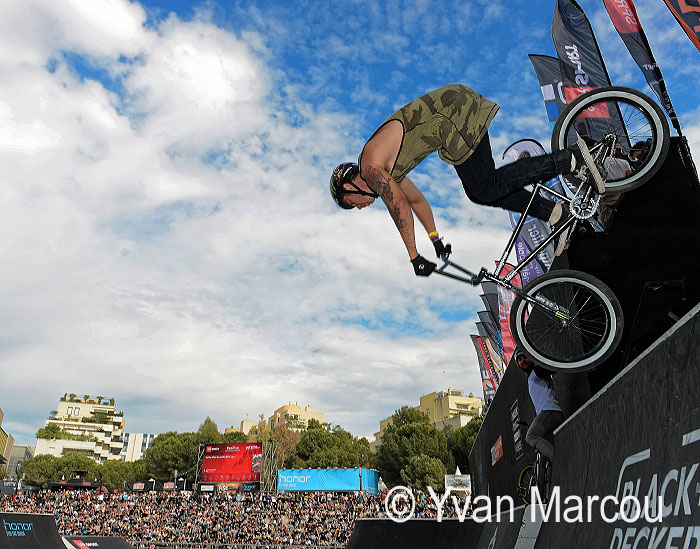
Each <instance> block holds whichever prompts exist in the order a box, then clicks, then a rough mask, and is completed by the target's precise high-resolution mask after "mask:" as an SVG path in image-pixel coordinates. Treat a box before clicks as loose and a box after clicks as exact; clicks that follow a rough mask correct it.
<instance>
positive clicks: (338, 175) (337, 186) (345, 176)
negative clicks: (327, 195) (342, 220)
mask: <svg viewBox="0 0 700 549" xmlns="http://www.w3.org/2000/svg"><path fill="white" fill-rule="evenodd" d="M359 173H360V168H359V167H358V165H357V164H355V163H354V162H344V163H343V164H340V165H339V166H338V167H337V168H336V169H335V170H333V174H332V175H331V184H330V187H331V196H332V197H333V200H335V203H336V204H338V206H340V207H341V208H343V209H345V210H352V209H353V207H354V206H349V205H347V204H346V203H345V202H344V201H343V200H342V198H341V197H342V195H344V194H361V195H362V196H371V197H372V198H379V195H378V194H376V193H368V192H366V191H363V190H361V189H360V188H359V187H358V186H357V185H355V183H353V181H352V180H353V179H355V176H356V175H357V174H359ZM346 183H349V184H350V185H351V186H352V187H353V188H354V189H355V190H354V191H349V190H347V189H344V188H343V186H344V185H345V184H346Z"/></svg>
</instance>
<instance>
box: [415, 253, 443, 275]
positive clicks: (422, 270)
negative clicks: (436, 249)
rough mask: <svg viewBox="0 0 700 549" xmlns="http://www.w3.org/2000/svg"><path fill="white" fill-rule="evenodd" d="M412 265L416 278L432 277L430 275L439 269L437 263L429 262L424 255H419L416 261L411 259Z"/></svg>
mask: <svg viewBox="0 0 700 549" xmlns="http://www.w3.org/2000/svg"><path fill="white" fill-rule="evenodd" d="M411 264H412V265H413V270H414V271H415V273H416V276H430V273H432V272H433V271H434V270H435V268H436V267H437V265H436V264H435V263H433V262H432V261H428V260H427V259H425V258H424V257H423V256H422V255H417V256H416V257H415V258H414V259H411Z"/></svg>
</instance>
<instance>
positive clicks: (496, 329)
mask: <svg viewBox="0 0 700 549" xmlns="http://www.w3.org/2000/svg"><path fill="white" fill-rule="evenodd" d="M476 314H477V316H478V317H479V321H480V322H481V323H482V324H483V325H484V327H485V328H486V331H487V332H488V334H489V337H490V338H491V339H492V340H493V341H494V343H495V344H496V349H497V351H498V352H499V354H500V355H501V357H503V343H502V342H501V324H500V322H499V323H498V324H496V321H495V319H494V318H493V315H492V314H491V313H490V312H488V311H479V312H478V313H476Z"/></svg>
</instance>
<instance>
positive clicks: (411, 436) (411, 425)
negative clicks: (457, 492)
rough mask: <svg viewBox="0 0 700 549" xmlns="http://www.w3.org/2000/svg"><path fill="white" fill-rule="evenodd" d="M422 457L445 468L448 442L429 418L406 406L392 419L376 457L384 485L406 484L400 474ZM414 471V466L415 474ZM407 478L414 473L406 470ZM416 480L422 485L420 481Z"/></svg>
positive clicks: (375, 464) (375, 463)
mask: <svg viewBox="0 0 700 549" xmlns="http://www.w3.org/2000/svg"><path fill="white" fill-rule="evenodd" d="M422 455H424V456H427V457H429V458H435V459H437V460H440V461H441V462H443V468H444V461H446V460H447V440H446V439H445V435H443V434H442V433H441V432H440V431H439V430H438V429H437V428H436V427H435V426H434V425H431V424H430V423H429V419H428V416H427V415H426V414H424V413H422V412H420V411H419V410H414V409H411V408H408V407H407V406H404V407H403V408H400V409H399V410H397V411H396V413H395V414H394V415H393V416H392V424H391V425H389V426H388V427H387V428H386V430H385V432H384V437H383V440H382V445H381V446H380V447H379V448H378V450H377V453H376V454H375V456H374V460H373V463H374V466H375V467H376V468H377V469H378V470H379V473H380V475H381V476H382V479H383V480H384V482H386V484H387V485H388V486H394V485H396V484H400V483H402V482H403V479H402V476H401V471H402V470H403V469H404V468H406V467H407V466H408V465H409V462H410V461H411V458H413V457H416V456H422ZM415 470H416V468H415V466H414V468H413V469H412V471H415ZM406 474H413V473H411V472H410V471H408V470H407V472H406ZM414 480H415V482H419V480H418V479H414ZM425 482H427V480H426V481H425ZM441 485H442V483H440V484H439V485H438V486H441ZM435 488H437V486H435Z"/></svg>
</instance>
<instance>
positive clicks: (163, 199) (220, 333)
mask: <svg viewBox="0 0 700 549" xmlns="http://www.w3.org/2000/svg"><path fill="white" fill-rule="evenodd" d="M397 6H398V5H396V4H393V5H389V6H388V7H387V8H383V7H382V6H380V5H378V4H373V5H371V6H367V7H366V8H367V10H369V13H370V15H372V17H375V19H372V20H371V21H370V20H369V16H367V18H350V19H343V18H341V20H342V21H344V22H345V24H344V25H341V27H340V28H342V29H343V32H342V33H341V32H338V28H339V26H338V25H337V24H336V22H337V21H338V18H337V12H334V11H333V10H331V9H330V8H329V7H328V6H325V7H324V6H320V7H319V8H318V9H319V14H318V18H319V19H318V20H317V19H314V17H316V16H317V14H316V13H313V14H304V16H303V17H302V16H300V15H299V14H297V13H295V11H294V10H295V8H294V6H290V5H285V6H284V7H281V6H278V7H277V8H276V10H277V11H275V12H274V13H273V12H266V13H264V14H263V13H262V12H259V11H256V9H255V8H251V10H249V11H248V12H246V13H245V14H243V13H241V12H240V11H236V12H234V15H236V16H237V18H236V20H235V22H236V23H237V25H238V26H236V28H235V30H232V29H230V28H228V27H227V26H226V24H225V22H221V21H216V20H215V15H212V14H204V13H203V12H202V14H200V15H199V16H195V17H193V19H192V20H191V21H182V20H180V19H178V18H177V17H175V16H173V15H171V16H169V17H168V18H167V19H165V20H162V21H160V22H158V23H155V24H154V26H152V27H149V26H146V25H145V24H144V23H145V20H146V16H145V12H144V10H143V8H142V7H141V6H140V5H139V4H137V3H131V2H116V1H113V2H107V1H105V3H102V4H99V5H98V4H97V3H94V4H93V3H83V2H81V3H77V2H75V3H74V4H68V3H65V2H58V1H51V2H49V1H44V2H36V1H32V2H29V1H27V2H11V3H10V8H11V9H9V8H8V9H6V10H3V8H0V10H3V11H2V13H1V14H0V15H3V17H0V97H1V98H2V103H1V104H0V158H2V161H3V170H2V173H0V204H2V206H3V212H4V213H3V216H2V218H0V231H1V233H0V234H2V237H1V238H0V259H2V262H3V269H2V270H0V299H2V302H3V308H2V309H0V322H2V325H3V326H5V327H6V329H5V330H4V333H3V334H2V335H0V385H2V386H3V387H6V386H12V387H13V388H14V391H13V392H11V393H9V394H8V393H6V394H5V395H4V400H3V403H1V405H2V407H3V409H4V410H5V412H6V421H13V422H14V423H12V425H25V426H26V425H29V426H33V427H32V428H31V429H25V430H23V431H22V432H20V433H13V434H15V435H16V436H17V435H20V436H25V437H28V436H29V435H30V434H31V433H32V432H33V431H35V430H36V429H37V428H38V427H40V426H41V424H42V423H43V420H44V418H45V417H46V414H47V412H48V411H50V410H52V409H53V408H54V407H55V404H56V399H57V398H58V397H59V396H60V395H62V394H63V393H64V392H66V391H68V392H76V393H81V394H82V393H85V392H89V393H94V394H97V393H100V394H106V395H109V396H114V397H115V398H116V399H117V404H118V405H119V406H120V408H123V409H124V411H125V413H126V420H127V428H128V429H129V430H131V431H149V432H160V431H165V430H171V429H177V430H181V431H182V430H189V429H196V427H197V426H198V424H199V423H200V422H201V421H202V420H203V419H204V417H206V416H207V415H210V416H211V417H213V418H214V419H215V420H216V421H217V422H218V423H219V425H220V427H221V426H226V425H231V424H234V425H236V424H237V423H238V421H239V420H241V419H244V418H245V417H246V415H248V416H249V417H250V418H256V417H257V415H258V414H259V413H261V412H264V413H265V414H269V413H270V412H271V411H272V410H274V409H275V408H277V407H278V406H280V405H281V404H284V403H286V402H288V401H290V400H291V401H292V402H295V401H298V402H299V403H300V404H302V403H303V404H311V405H312V406H314V408H316V409H318V410H322V411H325V412H326V413H327V416H326V419H327V420H329V421H333V422H335V423H340V424H341V425H343V426H344V427H346V428H349V429H350V430H352V431H353V432H354V433H355V434H370V433H372V432H374V431H375V430H376V428H377V425H378V421H379V420H380V419H382V418H383V417H386V416H387V415H389V414H390V413H391V412H392V411H393V410H394V409H396V408H398V407H399V406H401V405H403V404H414V403H417V399H418V397H419V396H420V395H421V394H426V393H429V392H432V391H433V390H437V389H445V388H446V387H447V386H453V387H455V386H457V387H460V388H463V389H465V390H467V391H475V392H478V390H479V388H480V385H481V384H480V381H479V379H478V370H477V368H476V360H475V355H474V352H473V350H472V348H471V342H470V341H469V339H468V334H469V333H470V332H472V331H473V330H474V318H473V316H474V311H475V310H477V309H479V308H481V301H480V299H479V297H478V294H479V291H478V290H475V289H472V288H470V287H467V286H465V285H462V284H458V283H456V282H453V281H450V280H446V279H438V278H437V277H431V278H430V279H427V280H418V279H416V278H415V277H414V276H413V273H412V270H411V267H410V264H409V263H408V257H407V255H406V253H405V251H404V250H403V249H402V245H401V242H400V239H399V237H398V235H397V233H396V231H395V230H394V228H393V224H392V222H391V220H390V219H389V216H388V215H387V214H386V212H385V211H384V209H383V207H381V206H376V207H373V208H371V209H369V210H365V211H363V212H361V213H360V212H349V213H348V212H343V211H340V210H338V209H337V208H334V207H333V205H332V204H331V201H330V199H329V197H328V190H327V181H328V177H329V172H330V170H331V169H332V167H333V166H335V165H336V164H337V163H338V162H340V161H342V160H345V159H352V158H355V157H356V156H357V154H358V153H359V151H360V148H361V146H362V144H363V142H364V139H363V138H366V137H369V133H368V132H371V131H372V130H373V129H374V126H375V123H376V124H378V123H380V122H381V121H382V120H383V119H384V118H385V117H386V116H387V115H388V114H389V113H390V112H391V109H392V107H397V106H401V105H402V104H404V103H405V102H406V101H408V100H410V99H412V98H413V97H414V96H415V93H416V90H417V89H421V90H425V89H428V88H429V87H430V86H432V85H435V86H438V85H441V84H445V83H446V82H445V81H444V78H449V81H460V80H463V81H465V83H467V84H470V85H473V86H474V87H475V88H476V89H479V90H480V91H481V90H482V89H483V93H484V94H485V95H487V96H489V97H494V98H496V99H497V100H500V101H501V102H502V103H504V108H503V111H502V112H501V114H499V115H498V117H497V119H496V120H495V121H494V125H493V127H492V128H493V131H492V133H491V138H492V146H493V151H494V153H495V154H496V155H499V153H500V151H501V150H502V148H503V147H505V146H506V145H507V144H509V143H511V142H512V141H514V140H516V139H519V138H524V137H534V138H539V139H540V140H541V141H542V142H543V143H544V144H545V145H546V136H544V135H543V134H544V133H545V132H546V130H547V124H546V120H544V109H543V107H542V105H541V102H540V101H541V99H540V97H539V87H537V86H536V82H535V81H534V80H533V79H532V78H531V79H530V80H532V82H531V84H532V89H527V90H525V88H526V87H527V86H526V85H525V84H523V83H522V80H523V78H522V70H520V71H519V72H518V73H517V74H515V75H511V74H510V73H509V72H508V71H509V69H510V68H511V66H514V65H516V64H517V63H518V60H517V55H516V54H515V53H513V51H514V48H513V47H512V46H509V48H510V49H509V53H507V54H506V55H503V59H506V61H505V65H504V66H500V65H499V64H498V61H499V59H500V57H499V55H498V53H497V52H495V51H494V52H487V51H485V50H484V48H486V47H487V46H488V43H487V41H486V40H485V39H484V37H483V36H478V32H477V31H476V30H474V29H478V28H479V27H480V26H479V24H477V23H475V22H478V21H479V19H478V13H479V12H478V10H476V9H475V8H473V7H466V6H465V5H464V3H458V4H456V5H455V7H454V8H453V11H452V12H450V13H453V14H455V17H452V18H448V17H446V16H444V15H442V14H437V13H434V12H432V11H431V7H430V6H431V4H429V3H426V2H425V1H421V2H417V4H416V6H415V7H416V9H415V10H414V11H412V10H410V9H409V10H403V11H404V12H405V13H404V14H403V15H401V12H400V11H399V10H398V7H397ZM227 7H228V5H227ZM98 8H99V9H98ZM351 8H352V10H353V11H357V8H358V6H357V5H354V4H353V3H351V5H349V6H345V7H344V8H343V9H348V10H350V9H351ZM230 9H236V10H237V9H239V8H233V7H231V8H230ZM324 10H326V11H324ZM275 14H277V16H276V17H275ZM280 14H281V15H280ZM411 14H414V15H411ZM499 14H502V12H501V11H500V8H499V9H498V10H495V11H494V12H492V13H491V16H496V15H499ZM399 15H400V16H401V17H402V19H401V21H403V23H404V24H405V27H410V28H412V29H413V31H412V32H413V34H411V35H410V37H404V36H401V35H400V34H397V33H398V31H396V30H395V29H394V30H392V32H391V33H387V34H386V35H385V36H383V37H376V39H371V40H370V39H365V38H364V37H361V36H360V31H361V30H362V25H364V24H367V25H369V27H368V28H370V29H371V30H372V31H373V32H379V31H381V30H382V29H383V28H384V27H383V21H384V20H385V19H386V18H387V17H391V16H397V17H398V16H399ZM423 17H424V19H423ZM548 17H549V16H548ZM492 19H493V17H492ZM296 20H299V21H301V23H300V24H299V25H292V24H289V22H290V21H296ZM550 20H551V19H550ZM421 22H422V23H424V24H423V25H422V24H421ZM466 23H470V25H467V26H468V27H469V29H471V30H470V31H469V33H468V34H467V35H466V36H461V38H462V39H464V43H463V44H460V47H463V48H464V52H462V50H458V49H455V46H454V44H452V43H451V42H450V41H449V40H448V39H447V38H445V37H448V36H449V32H447V31H453V32H456V30H455V29H456V26H458V24H466ZM491 24H496V23H495V22H494V21H491ZM545 24H548V22H546V23H545ZM395 27H397V28H398V27H400V25H395ZM492 28H493V27H489V29H492ZM422 30H425V32H426V33H429V34H428V35H426V36H422V38H423V39H424V40H423V43H424V45H421V43H418V42H417V41H416V34H421V31H422ZM315 31H318V32H315ZM489 32H490V30H489ZM519 32H520V33H521V34H523V33H524V32H525V31H523V30H522V29H520V30H519ZM304 33H306V35H304V36H302V34H304ZM488 47H490V46H488ZM290 51H291V52H292V53H294V54H295V55H297V56H298V57H300V58H301V57H304V56H307V57H308V58H309V59H311V61H310V62H308V63H307V65H303V66H301V68H300V67H298V66H292V61H290V60H289V58H286V57H284V58H282V57H283V56H284V55H289V52H290ZM67 52H69V53H70V55H68V54H67ZM480 52H484V55H486V54H488V59H487V58H486V57H483V56H482V55H481V53H480ZM365 54H366V55H365ZM71 55H72V56H77V57H79V58H81V59H83V60H84V61H86V62H88V63H92V65H94V66H93V67H92V68H93V69H95V73H94V74H98V73H99V74H102V73H100V71H103V72H104V74H105V75H109V78H111V79H113V81H112V82H111V85H108V86H107V87H105V86H103V84H102V83H101V82H100V78H102V77H100V76H93V78H92V79H91V78H81V77H80V75H78V74H76V72H75V71H74V70H73V66H72V65H71V63H72V61H71ZM524 55H525V54H523V56H524ZM482 57H483V58H482ZM494 59H495V60H494ZM360 60H362V63H360ZM371 60H374V61H371ZM372 62H374V63H377V64H380V65H381V70H378V71H376V72H371V73H370V75H369V76H368V77H367V78H364V79H363V77H361V74H362V73H363V71H364V72H366V71H367V69H366V66H368V65H369V64H371V63H372ZM363 63H367V65H365V64H363ZM522 63H527V59H526V57H524V59H523V60H522ZM287 64H289V66H288V65H287ZM621 67H622V66H621ZM520 68H522V67H520ZM620 70H623V68H621V69H620ZM91 74H93V73H91ZM345 75H350V76H348V78H352V84H351V85H346V80H345V79H344V78H345ZM378 75H379V76H378ZM397 75H398V76H400V78H401V80H400V81H398V80H397ZM465 75H470V76H473V79H470V80H475V81H476V82H474V81H470V80H465V79H464V78H463V77H464V76H465ZM503 75H506V76H503ZM392 76H393V77H392ZM307 77H308V78H307ZM380 77H381V78H380ZM511 78H512V79H514V80H516V79H517V83H518V84H517V85H518V86H520V87H522V88H523V89H522V90H518V93H517V94H512V93H510V92H509V91H508V90H509V89H515V88H508V87H506V86H505V85H501V84H503V82H502V81H503V80H506V81H508V82H509V83H510V80H509V79H511ZM493 81H497V83H498V84H499V85H498V86H496V85H493V84H492V82H493ZM526 83H527V82H526ZM482 85H483V88H482ZM353 96H354V98H355V100H356V102H355V103H352V105H351V107H348V104H349V103H343V101H344V100H345V99H347V101H348V102H349V101H350V98H351V97H353ZM501 97H502V98H503V99H501ZM533 101H534V102H533ZM694 108H695V107H694ZM349 109H352V111H353V112H352V114H348V113H347V112H345V111H346V110H349ZM538 116H539V117H540V118H539V121H538V118H537V117H538ZM689 120H691V118H689ZM693 120H694V121H695V122H694V123H691V124H689V127H688V132H687V133H688V135H689V136H690V137H691V140H692V141H693V143H694V145H693V146H694V147H696V146H697V145H695V144H697V142H698V139H699V137H698V133H697V130H696V128H697V127H698V125H697V118H695V119H693ZM533 134H534V135H533ZM413 179H414V180H415V181H416V183H418V184H419V187H420V188H422V189H425V191H426V194H428V195H429V196H430V198H431V200H433V199H434V200H435V201H436V202H437V203H439V204H444V207H441V208H436V210H435V214H436V219H437V223H438V227H439V230H440V232H441V233H443V234H445V235H446V238H447V239H448V240H449V241H451V242H452V244H453V246H454V249H455V252H454V257H455V259H456V260H457V261H458V262H460V263H462V262H464V263H465V266H466V267H469V268H473V269H478V268H479V267H480V266H481V265H492V264H493V261H494V259H495V258H496V257H497V256H498V255H500V251H501V246H502V245H503V244H504V243H505V241H506V239H507V235H508V232H507V222H506V216H505V213H504V212H503V211H501V210H496V209H490V208H484V207H481V206H476V205H474V204H472V203H470V202H469V201H468V200H467V199H466V198H465V197H464V195H463V193H462V191H461V189H460V183H459V181H458V179H457V178H456V176H455V174H454V170H453V168H452V167H450V166H447V165H445V164H443V163H441V162H440V161H438V160H437V159H431V160H429V161H428V162H426V163H425V164H423V165H422V166H421V169H420V170H417V171H416V172H415V174H414V176H413ZM418 235H419V236H418V242H419V249H420V251H421V252H422V253H423V254H424V255H426V256H432V249H431V246H430V243H429V242H428V240H427V237H425V236H424V235H423V233H422V231H420V230H419V231H418ZM455 313H459V314H461V315H462V317H463V318H464V320H459V321H452V320H449V319H446V317H447V316H450V315H454V314H455ZM407 334H408V335H407ZM443 371H444V372H445V373H444V374H443V373H442V372H443ZM358 401H359V402H362V406H361V407H359V408H360V409H359V410H358V405H357V403H358ZM11 414H14V415H15V416H21V417H16V418H15V419H10V417H11ZM8 425H9V423H8ZM22 429H24V427H23V428H22Z"/></svg>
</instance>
